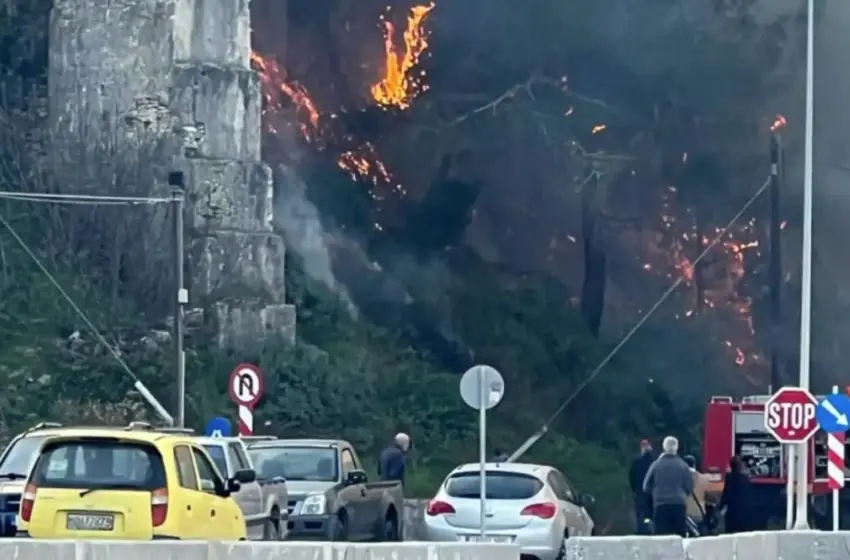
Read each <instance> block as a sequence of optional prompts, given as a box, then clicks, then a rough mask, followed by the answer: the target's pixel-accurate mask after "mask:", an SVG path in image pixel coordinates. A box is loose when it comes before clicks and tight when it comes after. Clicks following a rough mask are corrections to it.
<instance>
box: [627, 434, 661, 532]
mask: <svg viewBox="0 0 850 560" xmlns="http://www.w3.org/2000/svg"><path fill="white" fill-rule="evenodd" d="M653 461H655V457H654V456H653V454H652V444H651V443H650V442H649V440H648V439H642V440H640V454H639V455H638V456H637V458H636V459H635V460H634V461H632V466H631V467H630V468H629V486H630V487H631V489H632V499H633V500H634V506H635V524H636V529H637V534H638V535H648V534H649V522H650V519H651V518H652V498H651V496H650V494H649V493H647V492H644V491H643V479H644V478H646V473H647V472H649V467H650V465H652V462H653Z"/></svg>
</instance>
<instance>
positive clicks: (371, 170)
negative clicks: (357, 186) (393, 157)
mask: <svg viewBox="0 0 850 560" xmlns="http://www.w3.org/2000/svg"><path fill="white" fill-rule="evenodd" d="M336 163H337V165H338V166H339V168H340V169H344V170H345V171H348V173H349V175H351V178H352V180H354V181H357V180H358V179H361V178H367V179H369V180H370V181H371V182H372V183H374V184H378V183H389V182H390V181H391V180H392V176H391V175H390V173H389V171H387V167H386V166H385V165H384V163H383V162H382V161H381V159H380V157H379V156H378V152H377V150H375V146H373V145H372V144H371V143H369V142H366V143H365V144H364V145H363V146H361V147H360V148H359V149H357V150H348V151H345V152H343V153H341V154H340V155H339V158H337V162H336Z"/></svg>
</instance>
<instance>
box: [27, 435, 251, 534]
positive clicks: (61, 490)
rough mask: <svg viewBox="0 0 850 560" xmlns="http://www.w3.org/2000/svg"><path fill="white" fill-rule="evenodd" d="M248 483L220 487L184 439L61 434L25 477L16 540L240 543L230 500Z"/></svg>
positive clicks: (199, 450)
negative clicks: (229, 541) (222, 541)
mask: <svg viewBox="0 0 850 560" xmlns="http://www.w3.org/2000/svg"><path fill="white" fill-rule="evenodd" d="M255 478H256V474H255V473H254V472H253V471H239V472H236V473H235V475H234V478H233V479H230V480H223V479H222V478H221V476H220V475H219V474H218V470H217V469H216V467H215V464H214V463H213V461H212V459H210V457H209V455H207V453H206V451H204V448H203V447H202V446H200V445H198V444H197V443H195V442H194V441H193V439H192V437H191V436H189V435H175V434H167V433H159V432H152V431H130V430H128V431H122V430H116V429H108V428H107V429H103V430H96V429H90V428H87V429H79V430H75V429H73V428H70V429H64V430H61V432H59V433H58V434H57V435H54V436H50V437H48V438H47V439H45V441H44V443H43V444H42V446H41V449H40V451H39V455H38V459H37V460H36V462H35V464H34V466H33V468H32V470H31V471H30V473H29V477H28V479H27V483H26V486H25V488H24V492H23V495H22V496H21V505H20V510H19V513H18V520H17V521H18V536H19V537H30V538H35V539H124V540H151V539H152V540H157V539H193V540H245V539H246V537H247V535H246V527H245V518H244V517H243V515H242V511H241V510H240V509H239V507H238V505H237V504H236V502H235V501H234V500H233V499H231V498H230V493H231V492H234V491H236V490H237V489H238V488H239V484H240V483H241V482H246V483H247V482H251V481H252V480H254V479H255Z"/></svg>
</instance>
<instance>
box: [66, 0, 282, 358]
mask: <svg viewBox="0 0 850 560" xmlns="http://www.w3.org/2000/svg"><path fill="white" fill-rule="evenodd" d="M249 4H250V1H249V0H225V1H222V0H55V5H54V8H53V11H52V13H51V24H50V26H51V29H50V60H49V122H50V126H51V127H52V131H51V144H52V145H51V153H54V154H63V153H64V154H66V157H65V159H64V160H63V158H61V157H57V158H56V160H57V161H56V163H55V165H57V166H62V165H76V166H79V164H80V162H79V161H76V160H79V156H77V157H71V156H70V155H68V154H72V153H74V154H79V153H80V148H81V146H82V148H83V149H85V150H87V151H89V152H92V153H93V152H97V151H98V150H107V151H108V150H111V151H112V152H115V151H116V145H118V147H119V148H121V149H123V150H130V151H133V152H134V153H138V154H142V153H144V154H145V157H149V158H150V162H149V164H150V165H146V166H144V167H146V168H149V169H150V170H151V177H150V181H149V182H150V183H151V184H150V192H151V193H156V194H157V195H165V194H166V193H167V192H168V187H167V183H166V176H167V172H168V171H169V170H170V169H182V170H183V171H184V172H185V176H186V194H187V216H186V224H187V230H188V231H187V236H186V240H187V255H188V257H189V260H190V269H189V275H188V276H187V278H190V279H191V285H190V286H189V288H190V302H191V303H190V306H191V307H198V308H201V307H203V308H205V309H206V310H208V311H209V310H214V312H213V313H211V314H210V313H207V315H206V316H205V320H208V321H212V324H213V325H215V326H216V327H217V332H218V336H219V342H220V343H221V344H223V345H238V344H239V343H240V341H243V340H244V341H249V342H250V341H256V340H258V338H262V337H263V336H264V335H266V334H268V333H269V331H276V332H283V333H284V334H286V335H287V336H288V337H294V328H295V310H294V308H293V307H292V306H291V305H286V304H285V303H284V296H285V293H284V280H283V274H284V254H285V247H284V242H283V239H282V238H281V237H280V236H279V235H277V234H275V233H274V231H273V230H272V226H271V224H272V211H273V204H272V202H273V201H272V196H273V195H272V193H273V184H272V173H271V171H270V169H269V168H268V166H266V165H265V164H263V163H262V161H261V160H260V141H261V140H260V139H261V122H260V118H261V103H262V97H261V92H260V85H259V80H258V77H257V76H256V74H255V73H254V72H253V70H252V69H251V66H250V54H251V25H250V9H249ZM58 171H59V172H60V173H61V169H59V170H58ZM116 190H119V191H120V186H116ZM119 194H121V193H119ZM150 250H152V251H155V250H161V248H160V249H157V248H155V247H152V248H151V249H150ZM245 294H251V295H250V296H249V297H246V295H245ZM237 295H238V297H236V296H237Z"/></svg>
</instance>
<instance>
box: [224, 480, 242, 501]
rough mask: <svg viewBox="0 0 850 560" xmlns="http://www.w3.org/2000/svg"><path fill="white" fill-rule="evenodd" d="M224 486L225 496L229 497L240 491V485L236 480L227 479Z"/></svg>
mask: <svg viewBox="0 0 850 560" xmlns="http://www.w3.org/2000/svg"><path fill="white" fill-rule="evenodd" d="M224 486H225V492H226V494H227V496H229V495H230V494H233V493H235V492H239V490H241V489H242V483H241V482H239V481H238V480H236V478H228V479H227V482H225V484H224ZM227 496H225V497H227Z"/></svg>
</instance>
